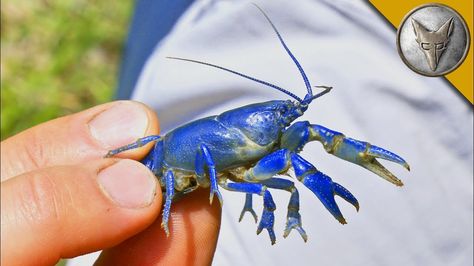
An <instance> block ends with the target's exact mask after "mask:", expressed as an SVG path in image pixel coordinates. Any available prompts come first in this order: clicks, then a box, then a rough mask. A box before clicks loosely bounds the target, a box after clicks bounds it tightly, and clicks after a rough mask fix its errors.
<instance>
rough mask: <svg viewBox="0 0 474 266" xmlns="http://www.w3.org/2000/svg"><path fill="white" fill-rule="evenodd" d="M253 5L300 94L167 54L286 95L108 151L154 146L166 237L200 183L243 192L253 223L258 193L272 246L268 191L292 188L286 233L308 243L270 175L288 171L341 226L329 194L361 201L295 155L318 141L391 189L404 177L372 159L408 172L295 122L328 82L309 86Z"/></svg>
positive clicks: (381, 153) (385, 155)
mask: <svg viewBox="0 0 474 266" xmlns="http://www.w3.org/2000/svg"><path fill="white" fill-rule="evenodd" d="M257 8H258V9H259V10H260V11H261V13H262V14H263V16H264V17H265V18H266V20H267V21H268V22H269V23H270V25H271V27H272V28H273V30H274V31H275V33H276V35H277V37H278V39H279V41H280V43H281V45H282V46H283V48H284V49H285V51H286V52H287V53H288V55H289V56H290V57H291V59H292V60H293V62H294V63H295V64H296V66H297V68H298V70H299V72H300V74H301V76H302V78H303V80H304V83H305V86H306V90H307V94H306V95H305V96H304V98H300V97H298V96H297V95H295V94H293V93H291V92H290V91H288V90H285V89H283V88H281V87H278V86H276V85H273V84H271V83H268V82H266V81H262V80H259V79H256V78H253V77H251V76H248V75H245V74H242V73H239V72H237V71H234V70H231V69H228V68H225V67H221V66H218V65H214V64H210V63H206V62H202V61H197V60H191V59H184V58H178V57H169V58H172V59H176V60H182V61H188V62H194V63H198V64H202V65H206V66H210V67H214V68H218V69H221V70H224V71H227V72H230V73H233V74H236V75H238V76H240V77H244V78H246V79H250V80H252V81H255V82H258V83H260V84H263V85H266V86H268V87H271V88H273V89H276V90H279V91H281V92H283V93H285V94H286V95H287V96H289V97H291V98H292V99H291V100H273V101H268V102H262V103H254V104H250V105H247V106H243V107H239V108H236V109H233V110H229V111H226V112H224V113H222V114H220V115H216V116H210V117H206V118H202V119H199V120H196V121H192V122H190V123H188V124H185V125H182V126H180V127H178V128H176V129H174V130H172V131H170V132H168V133H166V134H165V135H162V136H158V135H156V136H147V137H144V138H142V139H139V140H138V141H136V142H134V143H131V144H129V145H126V146H123V147H120V148H118V149H115V150H111V151H109V153H108V154H107V156H113V155H115V154H118V153H120V152H123V151H126V150H129V149H134V148H137V147H140V146H142V145H145V144H147V143H150V142H154V143H155V144H154V147H153V149H152V150H151V151H150V153H149V154H148V155H147V156H146V157H145V158H144V159H143V160H142V163H143V164H144V165H146V166H147V167H148V168H149V169H151V171H152V172H153V173H154V174H155V175H156V177H157V178H158V179H159V181H160V184H161V187H162V189H163V191H165V193H166V196H165V203H164V208H163V220H162V224H161V225H162V227H163V229H164V230H165V232H166V234H168V235H169V229H168V219H169V214H170V208H171V204H172V202H173V200H175V199H177V198H179V197H181V196H183V195H185V194H187V193H191V192H192V191H194V190H195V189H197V188H198V187H204V188H210V198H209V199H210V201H211V202H212V200H213V198H214V196H215V197H217V199H218V200H219V201H220V203H221V204H222V196H221V193H220V192H219V187H221V188H222V189H226V190H230V191H236V192H243V193H245V204H244V208H243V210H242V213H241V215H240V219H242V217H243V215H244V214H245V213H246V212H250V213H251V214H252V215H253V216H254V218H255V220H256V221H257V215H256V214H255V211H254V210H253V208H252V196H253V195H254V194H255V195H258V196H262V197H263V206H264V208H263V213H262V216H261V218H260V222H259V224H258V228H257V234H258V233H260V232H261V231H262V230H263V229H266V230H267V231H268V233H269V235H270V239H271V242H272V244H274V243H275V233H274V231H273V224H274V210H275V209H276V206H275V203H274V201H273V198H272V195H271V193H270V189H279V190H285V191H288V192H289V193H290V200H289V204H288V214H287V222H286V228H285V231H284V237H286V236H288V235H289V234H290V232H291V230H292V229H295V230H296V231H298V232H299V234H300V235H301V237H302V238H303V240H304V241H306V240H307V235H306V232H305V230H304V229H303V227H302V223H301V216H300V213H299V208H300V203H299V193H298V190H297V189H296V187H295V185H294V182H293V181H291V180H288V179H284V178H280V177H276V176H280V175H286V174H287V172H288V171H289V170H290V169H293V171H294V177H295V178H296V179H297V180H298V181H300V182H301V183H303V184H304V185H305V186H306V187H307V188H309V189H310V190H311V191H312V192H313V193H314V194H315V195H316V196H317V197H318V198H319V200H320V201H321V202H322V203H323V205H324V206H325V207H326V209H327V210H328V211H329V212H330V213H331V214H332V215H333V216H334V217H335V218H336V219H337V220H338V221H339V222H340V223H342V224H345V223H346V221H345V219H344V217H343V215H342V213H341V211H340V210H339V207H338V205H337V204H336V201H335V200H334V196H335V195H337V196H339V197H341V198H343V199H344V200H346V201H347V202H349V203H350V204H352V205H353V206H354V207H355V208H356V209H357V210H358V209H359V202H358V201H357V199H356V198H355V197H354V195H352V194H351V192H349V190H347V189H346V188H344V187H343V186H342V185H340V184H338V183H336V182H334V181H332V179H331V178H330V177H329V176H327V175H325V174H324V173H322V172H321V171H319V170H318V169H316V167H315V166H313V165H312V164H311V163H310V162H308V161H306V160H305V159H304V158H303V157H302V156H300V155H299V152H300V151H301V150H302V149H303V147H304V146H305V145H306V144H307V143H309V142H311V141H318V142H320V143H321V144H322V145H323V147H324V149H325V150H326V151H327V152H328V153H330V154H332V155H334V156H336V157H339V158H341V159H343V160H346V161H349V162H352V163H355V164H358V165H360V166H362V167H364V168H366V169H367V170H369V171H372V172H373V173H375V174H377V175H379V176H380V177H382V178H384V179H386V180H387V181H389V182H391V183H393V184H395V185H397V186H402V185H403V184H402V182H401V181H400V180H399V179H398V178H397V177H395V176H394V175H393V174H392V173H391V172H390V171H388V170H387V169H386V168H385V167H384V166H382V164H380V163H379V161H378V160H377V159H384V160H389V161H392V162H395V163H398V164H400V165H402V166H403V167H405V168H406V169H408V170H409V169H410V168H409V166H408V164H407V163H406V162H405V160H404V159H403V158H401V157H400V156H398V155H396V154H395V153H392V152H390V151H388V150H385V149H383V148H380V147H377V146H375V145H371V144H369V143H367V142H363V141H359V140H355V139H351V138H348V137H346V136H345V135H344V134H342V133H339V132H337V131H334V130H331V129H329V128H326V127H324V126H321V125H317V124H311V123H310V122H308V121H300V122H295V123H293V121H294V120H295V119H297V118H298V117H300V116H302V115H303V114H304V113H305V111H306V110H307V109H308V107H309V105H310V104H311V103H312V102H313V100H315V99H316V98H319V97H321V96H323V95H324V94H326V93H328V92H329V91H330V90H331V87H325V86H316V87H319V88H323V90H322V92H320V93H317V94H313V91H312V86H311V84H310V82H309V80H308V78H307V76H306V74H305V72H304V70H303V68H302V67H301V65H300V64H299V62H298V60H297V59H296V58H295V57H294V56H293V54H292V53H291V51H290V50H289V48H288V47H287V45H286V44H285V42H284V41H283V39H282V37H281V35H280V33H279V32H278V30H277V29H276V27H275V25H274V24H273V23H272V21H271V20H270V18H269V17H268V16H267V15H266V14H265V12H264V11H263V10H261V9H260V8H259V7H258V6H257Z"/></svg>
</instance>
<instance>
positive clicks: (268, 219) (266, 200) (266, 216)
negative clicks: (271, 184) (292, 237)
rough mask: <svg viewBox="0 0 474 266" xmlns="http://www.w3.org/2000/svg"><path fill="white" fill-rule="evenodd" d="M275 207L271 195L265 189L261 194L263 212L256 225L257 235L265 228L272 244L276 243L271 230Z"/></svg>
mask: <svg viewBox="0 0 474 266" xmlns="http://www.w3.org/2000/svg"><path fill="white" fill-rule="evenodd" d="M275 209H276V205H275V202H274V201H273V198H272V195H271V194H270V192H268V191H267V190H266V191H265V194H264V195H263V213H262V219H260V223H259V224H258V227H257V235H258V234H260V233H261V232H262V230H263V229H267V231H268V235H269V236H270V241H271V242H272V245H274V244H275V243H276V237H275V231H274V230H273V224H274V222H275V215H274V214H273V212H274V211H275Z"/></svg>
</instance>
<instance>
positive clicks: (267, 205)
mask: <svg viewBox="0 0 474 266" xmlns="http://www.w3.org/2000/svg"><path fill="white" fill-rule="evenodd" d="M220 185H221V187H223V188H224V189H227V190H230V191H237V192H245V193H247V195H248V194H250V195H251V194H257V195H260V196H263V213H262V218H261V219H260V223H259V224H258V228H257V235H258V234H260V233H261V232H262V230H263V229H267V231H268V235H269V236H270V240H271V242H272V245H273V244H275V242H276V237H275V231H274V230H273V224H274V222H275V215H274V214H273V213H274V211H275V209H276V205H275V202H274V201H273V197H272V195H271V194H270V192H269V191H268V190H267V187H266V186H264V185H262V184H253V183H220Z"/></svg>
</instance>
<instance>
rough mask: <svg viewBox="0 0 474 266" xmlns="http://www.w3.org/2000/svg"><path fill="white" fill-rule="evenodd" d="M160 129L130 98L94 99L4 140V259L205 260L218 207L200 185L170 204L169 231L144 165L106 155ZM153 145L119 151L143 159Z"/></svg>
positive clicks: (214, 239) (150, 114) (212, 247)
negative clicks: (88, 255) (91, 104)
mask: <svg viewBox="0 0 474 266" xmlns="http://www.w3.org/2000/svg"><path fill="white" fill-rule="evenodd" d="M153 134H158V120H157V118H156V115H155V114H154V112H153V111H152V110H150V109H149V108H147V107H146V106H144V105H143V104H139V103H136V102H130V101H121V102H112V103H108V104H103V105H100V106H96V107H94V108H91V109H88V110H85V111H83V112H80V113H77V114H73V115H70V116H66V117H61V118H58V119H55V120H52V121H49V122H46V123H44V124H41V125H38V126H35V127H33V128H31V129H28V130H26V131H24V132H21V133H19V134H17V135H15V136H13V137H11V138H9V139H7V140H5V141H2V142H1V180H2V182H1V210H2V211H1V254H2V256H1V264H2V265H51V264H54V263H56V262H57V261H58V260H59V259H60V258H71V257H75V256H78V255H82V254H85V253H89V252H93V251H97V250H102V249H104V251H103V252H102V254H101V256H100V257H99V259H98V261H97V262H96V264H97V265H109V264H110V265H118V264H120V265H156V264H163V265H180V264H195V265H203V264H205V265H207V264H210V262H211V260H212V257H213V255H214V251H215V248H216V243H217V236H218V230H219V225H220V206H219V205H218V204H216V202H214V204H213V205H212V206H210V205H209V202H208V195H207V194H208V193H209V192H206V191H196V192H195V193H191V194H190V195H189V196H187V197H185V198H183V199H182V200H180V201H178V202H176V203H174V204H173V206H172V213H171V216H170V222H169V226H170V233H171V234H170V237H168V238H167V237H166V235H165V233H164V231H163V230H162V229H161V228H160V223H161V217H159V216H160V210H161V206H162V194H161V188H160V186H159V183H158V182H157V179H156V178H155V177H154V176H153V174H152V173H151V172H150V171H149V170H148V169H147V168H146V167H145V166H143V165H142V164H140V163H138V162H136V161H134V160H128V159H117V158H115V159H114V158H112V159H110V158H109V159H104V158H102V157H103V156H104V155H105V154H106V153H107V151H108V150H109V149H112V148H116V147H118V146H122V145H124V144H128V143H131V142H133V141H135V140H136V139H137V138H140V137H143V136H146V135H153ZM151 146H152V144H149V145H146V146H144V147H142V148H140V149H135V150H131V151H127V152H124V153H123V154H119V155H118V156H117V157H121V158H131V159H139V158H141V157H143V156H144V155H145V154H146V153H147V151H148V150H149V149H150V148H151Z"/></svg>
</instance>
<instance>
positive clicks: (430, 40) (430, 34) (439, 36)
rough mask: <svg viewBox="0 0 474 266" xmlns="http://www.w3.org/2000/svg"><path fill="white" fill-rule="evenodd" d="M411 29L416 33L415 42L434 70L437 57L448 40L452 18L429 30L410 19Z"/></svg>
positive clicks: (444, 48)
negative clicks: (433, 29)
mask: <svg viewBox="0 0 474 266" xmlns="http://www.w3.org/2000/svg"><path fill="white" fill-rule="evenodd" d="M411 24H412V25H413V30H414V31H415V35H416V42H417V43H418V45H419V46H420V49H421V50H422V51H423V53H424V54H425V56H426V59H427V60H428V64H429V66H430V68H431V70H432V71H435V70H436V67H437V66H438V62H439V59H440V57H441V55H442V54H443V52H444V50H446V46H447V45H448V42H449V35H451V33H452V32H453V28H454V20H453V18H452V17H451V18H450V19H448V20H447V21H446V22H445V23H444V24H443V25H442V26H441V27H440V28H439V29H438V30H436V31H429V30H427V29H426V28H425V27H423V25H421V24H420V23H419V22H418V21H416V20H414V19H411Z"/></svg>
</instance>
